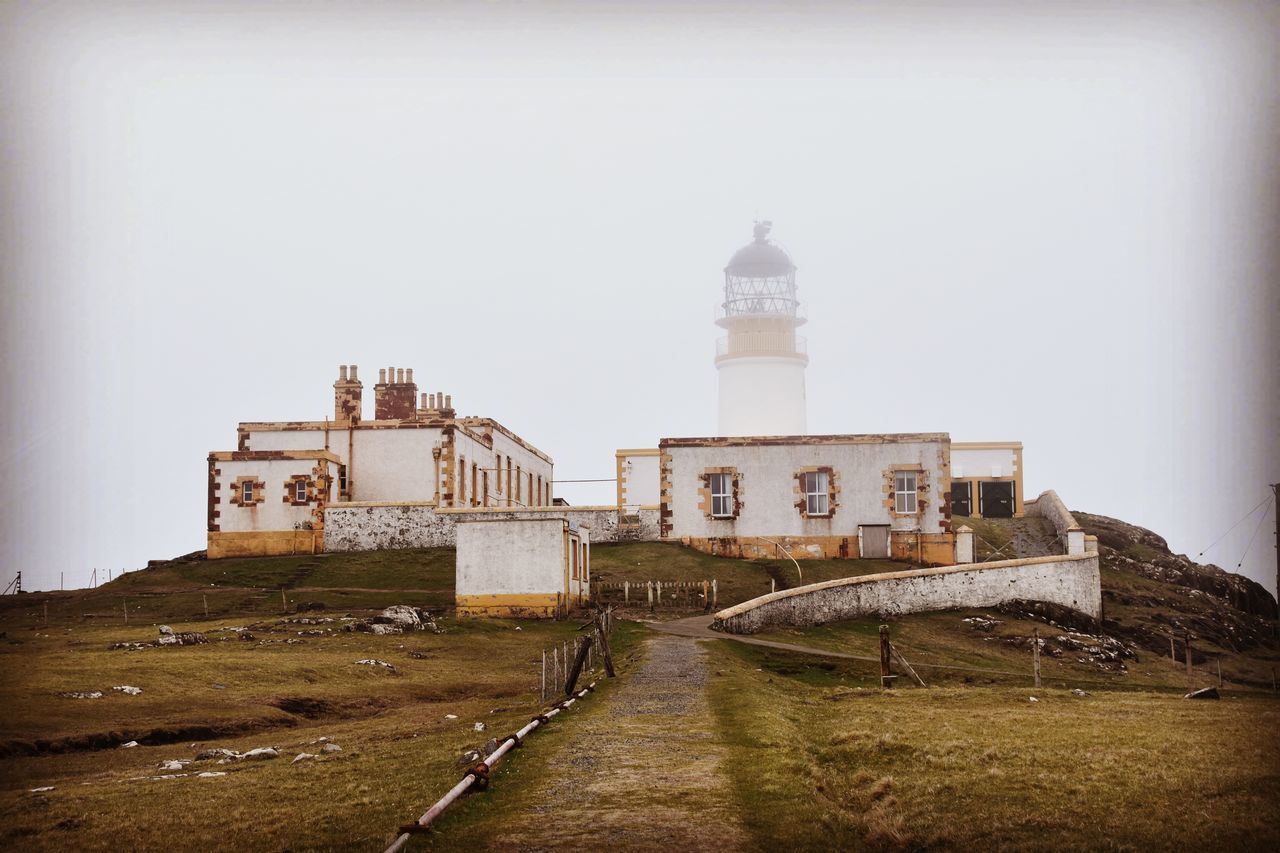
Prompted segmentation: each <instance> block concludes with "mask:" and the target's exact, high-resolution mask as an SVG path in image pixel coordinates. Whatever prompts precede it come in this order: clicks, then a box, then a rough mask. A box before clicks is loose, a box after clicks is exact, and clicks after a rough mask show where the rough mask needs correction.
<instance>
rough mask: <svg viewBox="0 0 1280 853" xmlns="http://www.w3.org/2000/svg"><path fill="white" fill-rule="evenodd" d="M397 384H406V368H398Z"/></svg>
mask: <svg viewBox="0 0 1280 853" xmlns="http://www.w3.org/2000/svg"><path fill="white" fill-rule="evenodd" d="M396 384H397V385H403V384H404V368H403V367H397V368H396Z"/></svg>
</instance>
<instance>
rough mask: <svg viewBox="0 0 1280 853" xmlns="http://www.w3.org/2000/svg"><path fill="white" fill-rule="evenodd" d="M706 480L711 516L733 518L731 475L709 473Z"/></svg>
mask: <svg viewBox="0 0 1280 853" xmlns="http://www.w3.org/2000/svg"><path fill="white" fill-rule="evenodd" d="M708 481H709V482H708V485H709V486H710V487H711V516H712V518H733V516H734V512H733V475H732V474H711V475H710V476H709V477H708Z"/></svg>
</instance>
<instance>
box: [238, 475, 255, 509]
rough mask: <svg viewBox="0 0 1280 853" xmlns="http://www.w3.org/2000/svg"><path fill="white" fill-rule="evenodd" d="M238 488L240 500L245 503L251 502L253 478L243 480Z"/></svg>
mask: <svg viewBox="0 0 1280 853" xmlns="http://www.w3.org/2000/svg"><path fill="white" fill-rule="evenodd" d="M240 488H241V492H240V502H241V503H246V504H251V503H253V480H245V481H244V482H243V483H241V484H240Z"/></svg>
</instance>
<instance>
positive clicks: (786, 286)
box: [716, 222, 809, 436]
mask: <svg viewBox="0 0 1280 853" xmlns="http://www.w3.org/2000/svg"><path fill="white" fill-rule="evenodd" d="M772 227H773V223H772V222H757V223H756V226H755V239H754V240H752V241H751V242H750V243H748V244H747V245H746V246H743V247H742V248H741V249H739V250H738V251H737V252H735V253H734V255H733V257H732V258H730V259H729V265H728V266H727V267H725V268H724V303H723V304H722V305H721V312H720V316H719V317H718V318H717V320H716V325H718V326H720V327H722V328H724V329H725V330H726V331H727V332H728V334H727V335H726V336H725V337H723V338H720V340H718V341H717V342H716V369H717V370H718V371H719V372H720V427H719V433H718V434H719V435H725V436H731V435H803V434H804V433H805V432H806V426H805V420H806V419H805V396H804V369H805V367H806V366H807V365H808V364H809V356H808V355H807V354H806V353H805V340H804V338H802V337H799V336H798V335H796V327H797V326H799V325H800V324H801V323H803V322H804V321H805V318H804V317H803V316H801V314H800V302H799V301H798V300H797V299H796V265H795V264H793V263H792V262H791V258H790V257H789V256H788V255H787V253H786V252H784V251H782V249H780V248H779V247H778V246H777V245H775V244H774V243H772V242H770V241H769V230H770V229H771V228H772Z"/></svg>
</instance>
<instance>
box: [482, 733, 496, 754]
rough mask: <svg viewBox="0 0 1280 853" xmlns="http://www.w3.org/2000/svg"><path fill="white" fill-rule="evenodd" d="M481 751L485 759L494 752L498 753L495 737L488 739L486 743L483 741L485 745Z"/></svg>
mask: <svg viewBox="0 0 1280 853" xmlns="http://www.w3.org/2000/svg"><path fill="white" fill-rule="evenodd" d="M481 751H482V752H483V753H484V757H485V758H488V757H489V756H490V755H493V754H494V753H495V752H497V751H498V739H497V738H495V737H491V738H489V739H488V740H487V741H485V744H484V746H483V747H482V748H481Z"/></svg>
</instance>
